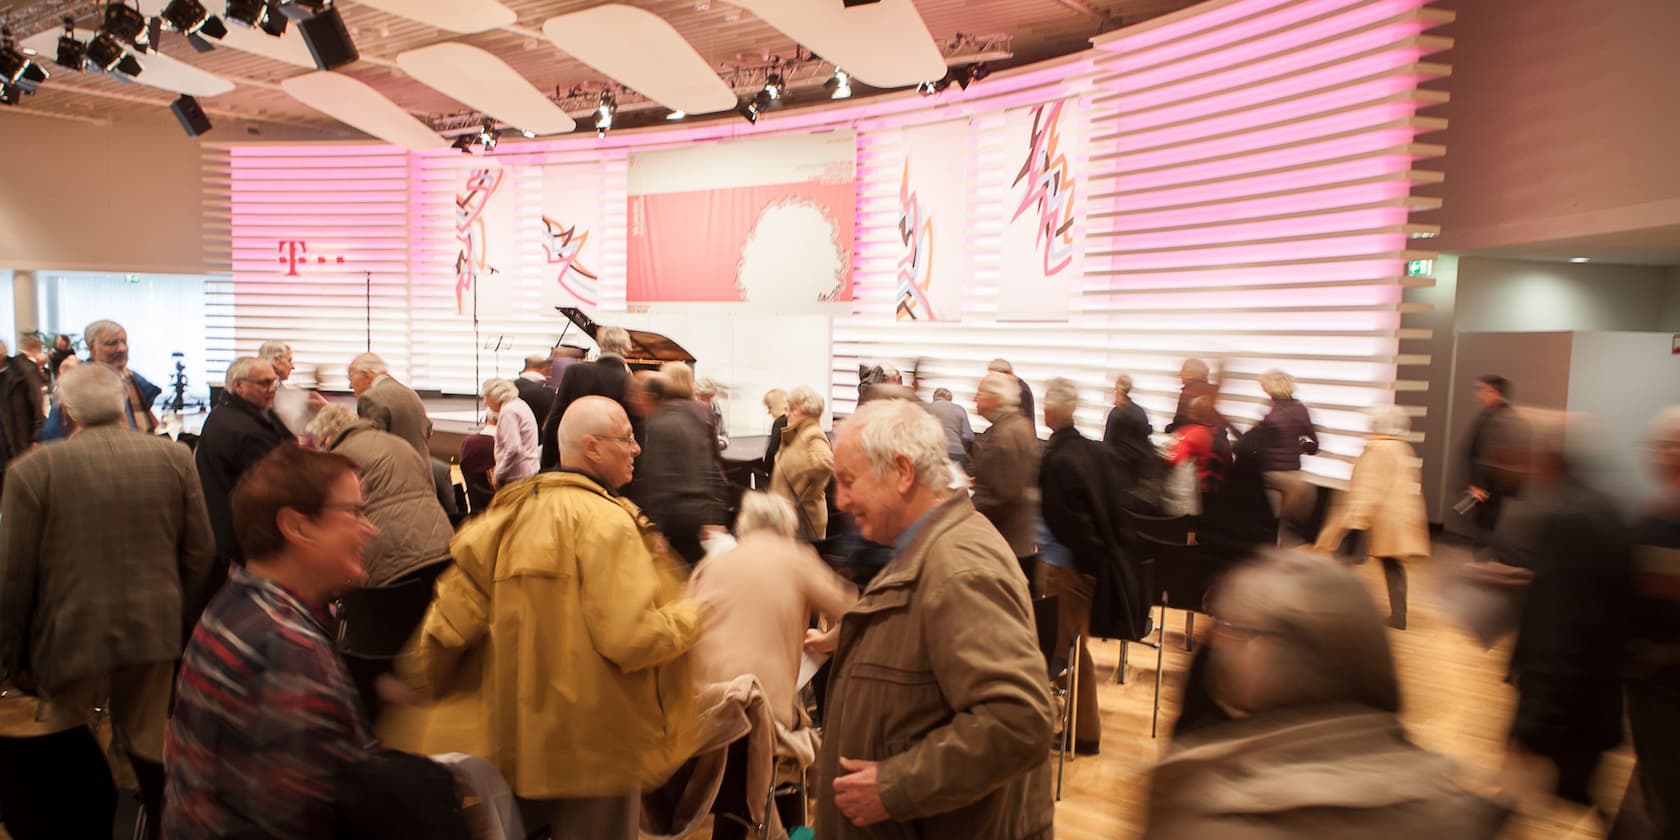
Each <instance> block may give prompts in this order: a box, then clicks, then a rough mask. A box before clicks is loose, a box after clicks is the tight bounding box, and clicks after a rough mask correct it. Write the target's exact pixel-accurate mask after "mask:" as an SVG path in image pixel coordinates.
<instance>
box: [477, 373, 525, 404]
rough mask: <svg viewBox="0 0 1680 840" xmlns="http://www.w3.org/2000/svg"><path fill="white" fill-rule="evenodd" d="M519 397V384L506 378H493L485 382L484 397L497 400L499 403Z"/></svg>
mask: <svg viewBox="0 0 1680 840" xmlns="http://www.w3.org/2000/svg"><path fill="white" fill-rule="evenodd" d="M518 398H519V386H517V385H514V384H513V383H512V382H509V381H508V380H506V379H492V380H490V381H489V382H486V383H484V399H485V400H495V401H496V404H497V405H501V404H502V403H505V402H507V401H508V400H513V399H518Z"/></svg>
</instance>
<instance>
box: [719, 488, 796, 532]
mask: <svg viewBox="0 0 1680 840" xmlns="http://www.w3.org/2000/svg"><path fill="white" fill-rule="evenodd" d="M753 531H769V532H771V533H773V534H775V535H777V536H781V537H788V538H792V537H793V536H794V535H795V534H797V533H799V518H798V517H797V516H796V515H795V514H794V512H793V503H791V502H789V501H788V500H787V499H784V498H782V497H781V496H777V495H775V494H773V493H766V492H764V491H762V490H753V491H751V492H748V493H746V494H745V495H743V496H741V512H740V513H738V514H736V515H735V535H736V536H746V535H747V534H750V533H752V532H753Z"/></svg>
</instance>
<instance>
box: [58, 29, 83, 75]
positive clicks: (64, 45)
mask: <svg viewBox="0 0 1680 840" xmlns="http://www.w3.org/2000/svg"><path fill="white" fill-rule="evenodd" d="M54 60H55V61H57V62H58V65H59V66H60V67H64V68H66V69H70V70H75V71H76V72H78V73H79V72H81V71H82V69H83V67H84V65H86V64H87V44H84V43H82V42H81V41H78V40H76V19H75V18H73V17H71V16H69V15H65V16H64V34H63V35H60V36H58V58H56V59H54Z"/></svg>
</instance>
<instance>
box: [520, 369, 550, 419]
mask: <svg viewBox="0 0 1680 840" xmlns="http://www.w3.org/2000/svg"><path fill="white" fill-rule="evenodd" d="M548 366H549V361H548V357H547V356H526V357H525V370H524V371H522V372H520V374H519V377H518V378H516V379H514V380H513V386H514V387H515V388H518V389H519V398H520V399H521V400H524V401H525V404H526V405H528V406H530V407H531V413H532V414H534V415H536V416H537V417H547V416H548V410H549V409H551V408H553V407H554V393H555V390H556V389H554V388H551V387H549V385H548Z"/></svg>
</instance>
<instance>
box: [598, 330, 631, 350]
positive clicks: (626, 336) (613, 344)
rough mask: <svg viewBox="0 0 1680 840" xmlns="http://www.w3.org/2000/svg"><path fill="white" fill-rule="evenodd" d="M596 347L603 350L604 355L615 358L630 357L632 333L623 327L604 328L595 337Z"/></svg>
mask: <svg viewBox="0 0 1680 840" xmlns="http://www.w3.org/2000/svg"><path fill="white" fill-rule="evenodd" d="M595 346H597V347H599V348H601V352H602V353H611V354H613V355H615V356H628V355H630V333H629V331H628V330H626V329H624V328H623V327H602V328H601V331H600V333H598V334H597V335H596V336H595Z"/></svg>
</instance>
